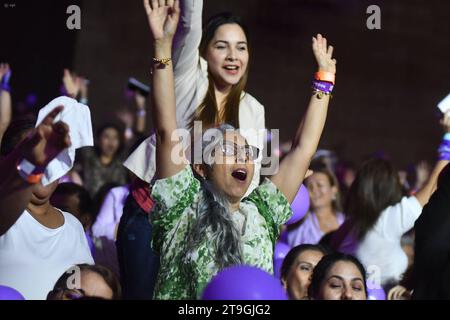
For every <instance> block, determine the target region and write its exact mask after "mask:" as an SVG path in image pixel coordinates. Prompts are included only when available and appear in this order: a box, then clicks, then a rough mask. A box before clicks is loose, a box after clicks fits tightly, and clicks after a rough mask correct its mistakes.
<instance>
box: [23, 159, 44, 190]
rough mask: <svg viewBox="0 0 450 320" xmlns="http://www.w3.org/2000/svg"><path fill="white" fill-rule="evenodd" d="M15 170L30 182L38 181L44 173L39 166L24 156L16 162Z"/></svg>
mask: <svg viewBox="0 0 450 320" xmlns="http://www.w3.org/2000/svg"><path fill="white" fill-rule="evenodd" d="M17 172H18V173H19V175H20V176H21V177H22V179H24V180H25V181H26V182H28V183H30V184H36V183H39V182H40V181H41V179H42V176H43V175H44V173H42V170H41V169H40V168H38V167H37V166H35V165H34V164H32V163H31V162H30V161H28V160H27V159H25V158H24V159H22V160H21V161H19V162H18V163H17Z"/></svg>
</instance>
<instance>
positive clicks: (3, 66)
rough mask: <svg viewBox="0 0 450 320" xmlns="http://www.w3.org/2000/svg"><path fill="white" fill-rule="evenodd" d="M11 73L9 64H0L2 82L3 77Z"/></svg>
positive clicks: (0, 79)
mask: <svg viewBox="0 0 450 320" xmlns="http://www.w3.org/2000/svg"><path fill="white" fill-rule="evenodd" d="M9 71H10V68H9V64H7V63H0V82H1V81H2V80H3V76H4V75H5V74H7V73H8V72H9Z"/></svg>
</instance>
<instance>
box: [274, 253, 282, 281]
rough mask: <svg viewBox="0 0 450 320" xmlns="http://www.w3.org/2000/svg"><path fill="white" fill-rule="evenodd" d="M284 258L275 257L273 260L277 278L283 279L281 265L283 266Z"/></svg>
mask: <svg viewBox="0 0 450 320" xmlns="http://www.w3.org/2000/svg"><path fill="white" fill-rule="evenodd" d="M283 261H284V258H283V259H275V260H273V275H274V276H275V278H277V279H281V267H282V266H283Z"/></svg>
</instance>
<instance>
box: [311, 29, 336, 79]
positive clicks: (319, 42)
mask: <svg viewBox="0 0 450 320" xmlns="http://www.w3.org/2000/svg"><path fill="white" fill-rule="evenodd" d="M312 40H313V43H312V49H313V52H314V57H315V58H316V61H317V65H318V67H319V71H325V72H330V73H333V74H335V73H336V59H333V46H327V39H326V38H324V37H322V35H321V34H320V33H319V34H317V36H316V37H313V38H312Z"/></svg>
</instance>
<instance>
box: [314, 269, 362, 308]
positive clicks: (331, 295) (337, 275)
mask: <svg viewBox="0 0 450 320" xmlns="http://www.w3.org/2000/svg"><path fill="white" fill-rule="evenodd" d="M363 279H364V277H363V275H362V274H361V272H360V271H359V269H358V267H357V266H356V265H355V264H353V263H352V262H349V261H337V262H336V263H335V264H334V265H333V266H332V267H331V268H330V269H329V271H328V273H327V275H326V277H325V279H324V280H323V281H322V284H321V286H320V290H319V296H318V297H317V299H318V300H366V299H367V296H366V291H365V284H364V280H363Z"/></svg>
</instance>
